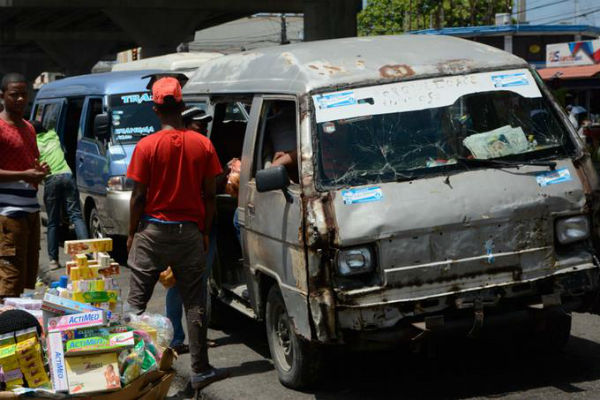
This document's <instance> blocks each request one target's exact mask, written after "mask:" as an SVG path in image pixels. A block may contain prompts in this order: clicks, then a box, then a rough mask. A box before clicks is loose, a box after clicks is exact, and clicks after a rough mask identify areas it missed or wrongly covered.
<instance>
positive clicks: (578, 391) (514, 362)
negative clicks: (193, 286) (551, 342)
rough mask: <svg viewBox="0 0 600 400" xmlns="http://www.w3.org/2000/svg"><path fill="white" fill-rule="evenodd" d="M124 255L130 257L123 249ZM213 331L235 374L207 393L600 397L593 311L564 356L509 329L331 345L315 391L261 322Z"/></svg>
mask: <svg viewBox="0 0 600 400" xmlns="http://www.w3.org/2000/svg"><path fill="white" fill-rule="evenodd" d="M42 233H43V234H42V237H43V238H44V239H43V241H42V246H41V247H42V250H41V252H40V260H41V263H42V264H41V265H44V263H46V262H47V255H46V248H45V246H46V244H45V228H42ZM61 251H62V249H61ZM61 257H62V254H61ZM118 259H119V261H121V262H123V252H122V251H121V254H120V257H118ZM61 262H63V259H61ZM122 271H123V272H122V276H121V278H120V282H121V287H122V290H123V295H124V296H126V295H127V292H128V278H129V271H128V270H127V269H126V268H123V270H122ZM164 299H165V290H164V288H162V286H161V285H160V284H158V285H157V286H156V290H155V292H154V295H153V297H152V300H151V302H150V304H149V311H152V312H159V313H164ZM208 335H209V338H211V339H213V340H215V341H216V342H217V344H218V346H217V347H214V348H211V349H210V351H209V355H210V359H211V363H212V364H213V365H215V366H217V367H223V368H228V369H229V370H230V372H231V377H230V378H229V379H227V380H225V381H221V382H217V383H214V384H212V385H211V386H209V387H207V388H205V389H204V390H203V391H202V393H201V397H202V398H203V399H210V400H230V399H277V400H286V399H290V400H304V399H320V400H337V399H357V400H358V399H360V400H364V399H389V398H401V399H428V398H434V399H489V398H502V399H566V398H568V399H598V398H600V317H598V316H594V315H590V314H574V317H573V329H572V336H571V338H570V340H569V343H568V345H567V347H566V348H565V350H564V351H562V352H560V353H558V354H539V353H535V352H532V351H528V349H527V348H525V347H524V346H522V345H519V344H518V343H515V340H514V339H513V338H512V337H511V336H509V335H504V334H503V332H496V334H495V335H494V337H490V338H486V339H480V340H476V341H474V340H466V339H465V340H460V341H452V342H450V343H441V344H440V345H439V346H438V351H437V352H436V354H435V355H433V356H429V357H428V356H425V355H423V354H413V353H410V352H408V351H405V350H398V351H388V352H377V353H355V352H348V351H341V350H337V351H331V352H329V354H328V356H327V358H328V368H327V373H326V375H324V376H323V377H322V381H323V383H322V384H321V385H320V386H319V387H317V388H315V389H314V390H312V391H307V392H298V391H293V390H290V389H287V388H285V387H284V386H282V385H281V384H280V383H279V381H278V380H277V373H276V372H275V370H274V369H273V364H272V362H271V360H270V356H269V349H268V345H267V342H266V335H265V329H264V325H262V324H261V323H258V322H255V321H251V320H249V319H247V318H245V317H243V316H241V315H240V316H236V315H233V318H231V321H230V324H229V327H228V328H227V329H225V330H224V331H217V330H210V331H209V334H208ZM189 365H190V360H189V355H183V356H180V357H179V359H178V360H177V361H176V362H175V365H174V367H175V369H176V370H177V377H176V379H175V381H174V383H173V385H172V387H171V390H170V391H169V396H170V397H169V398H170V399H187V398H191V394H190V393H189V392H186V391H185V386H186V383H187V381H186V377H187V376H188V374H189Z"/></svg>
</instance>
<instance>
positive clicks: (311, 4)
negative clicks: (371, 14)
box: [304, 0, 362, 41]
mask: <svg viewBox="0 0 600 400" xmlns="http://www.w3.org/2000/svg"><path fill="white" fill-rule="evenodd" d="M361 4H362V2H361V0H305V1H304V40H305V41H310V40H323V39H335V38H342V37H352V36H356V14H357V13H358V12H359V11H360V9H361Z"/></svg>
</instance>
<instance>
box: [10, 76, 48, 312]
mask: <svg viewBox="0 0 600 400" xmlns="http://www.w3.org/2000/svg"><path fill="white" fill-rule="evenodd" d="M28 89H29V88H28V84H27V81H26V80H25V77H24V76H23V75H22V74H19V73H8V74H6V75H4V76H3V77H2V82H1V83H0V98H1V99H2V102H3V104H4V110H2V112H0V301H1V300H2V299H3V298H4V297H14V296H16V297H18V296H19V295H20V294H21V293H23V290H24V289H33V288H34V286H35V282H36V279H37V273H38V267H39V265H38V264H39V255H40V254H39V253H40V252H39V248H40V247H39V246H40V212H39V211H40V206H39V204H38V202H37V185H38V184H39V183H40V182H41V181H42V180H43V179H44V177H45V176H46V175H47V174H48V172H49V168H48V165H47V164H45V163H40V162H39V156H40V153H39V151H38V148H37V145H36V143H35V130H34V129H33V126H31V124H30V123H29V122H27V121H26V120H24V119H23V116H24V115H25V109H26V108H27V97H28Z"/></svg>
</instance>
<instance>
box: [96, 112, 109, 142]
mask: <svg viewBox="0 0 600 400" xmlns="http://www.w3.org/2000/svg"><path fill="white" fill-rule="evenodd" d="M94 136H95V137H96V138H97V139H98V140H102V141H106V140H108V139H110V121H109V119H108V114H107V113H102V114H98V115H96V116H95V117H94Z"/></svg>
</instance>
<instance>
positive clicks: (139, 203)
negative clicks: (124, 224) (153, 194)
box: [127, 181, 148, 253]
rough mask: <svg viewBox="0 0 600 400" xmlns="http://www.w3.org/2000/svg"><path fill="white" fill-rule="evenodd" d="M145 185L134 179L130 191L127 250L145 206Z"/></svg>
mask: <svg viewBox="0 0 600 400" xmlns="http://www.w3.org/2000/svg"><path fill="white" fill-rule="evenodd" d="M147 189H148V188H147V186H146V185H144V184H143V183H139V182H136V181H134V183H133V192H132V193H131V200H129V236H128V237H127V252H128V253H129V250H131V243H132V242H133V235H135V232H137V228H138V225H139V224H140V220H141V219H142V215H143V214H144V207H145V206H146V191H147Z"/></svg>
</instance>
